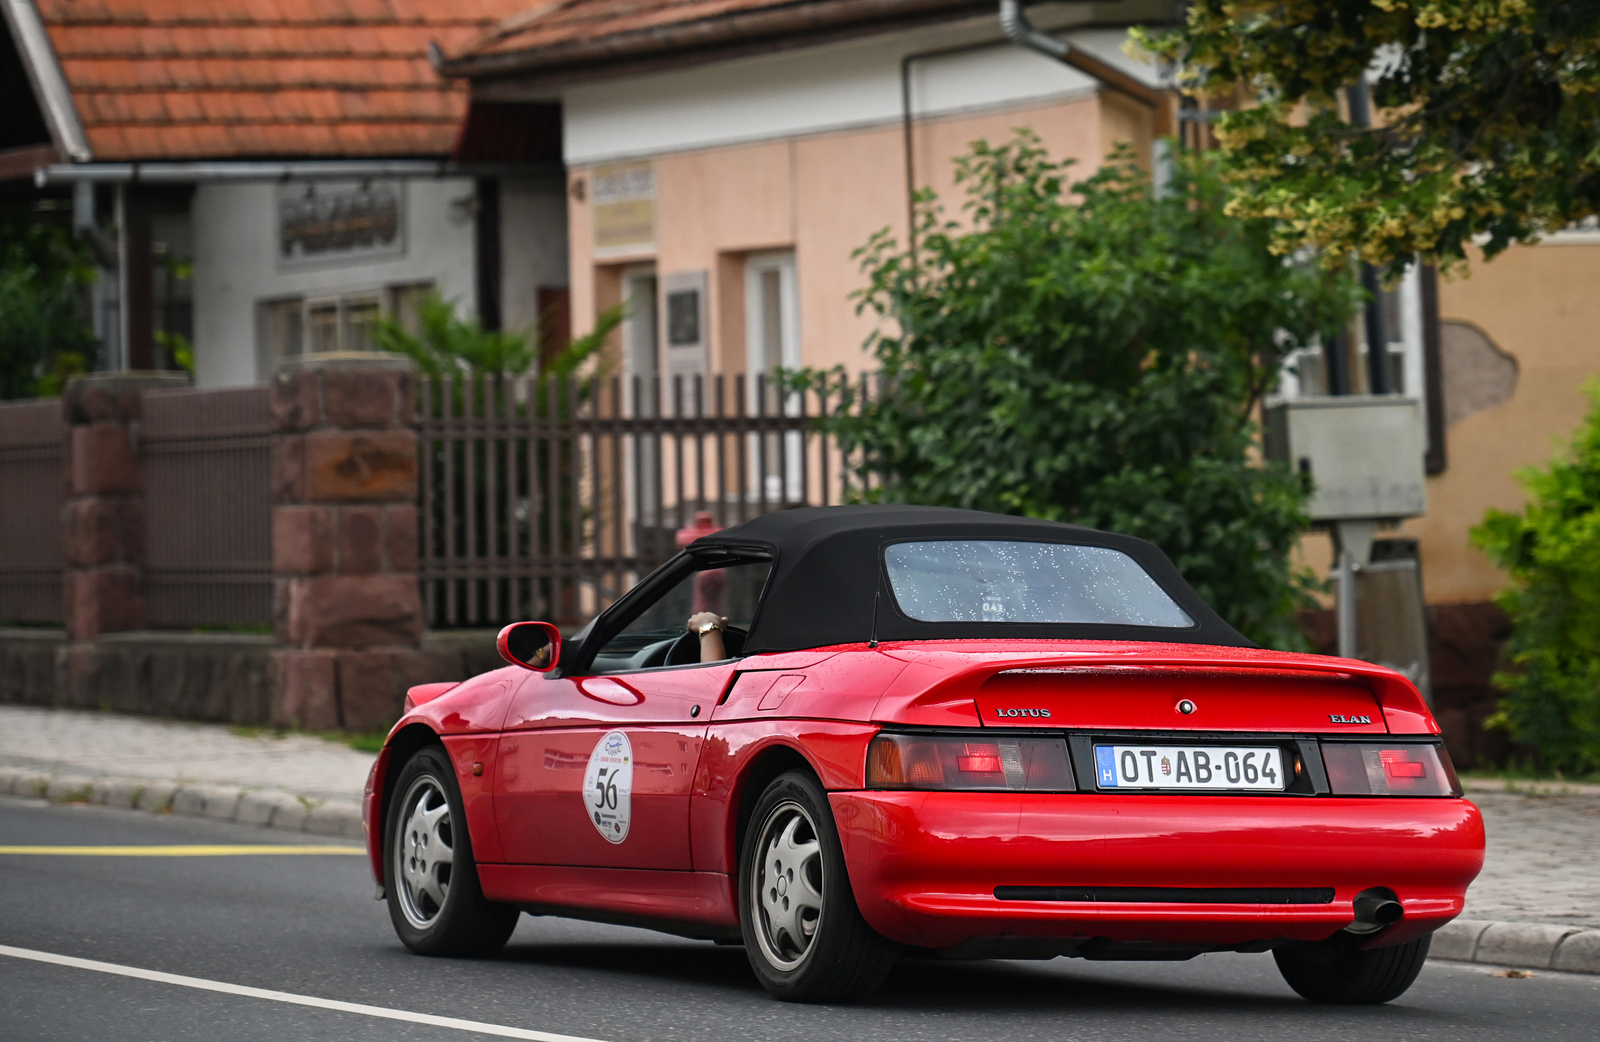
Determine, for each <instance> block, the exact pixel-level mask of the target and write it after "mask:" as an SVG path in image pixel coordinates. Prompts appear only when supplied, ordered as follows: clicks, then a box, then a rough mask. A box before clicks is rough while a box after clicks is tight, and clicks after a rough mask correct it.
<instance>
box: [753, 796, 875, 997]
mask: <svg viewBox="0 0 1600 1042" xmlns="http://www.w3.org/2000/svg"><path fill="white" fill-rule="evenodd" d="M739 924H740V929H741V931H742V932H743V934H744V948H745V953H746V954H747V956H748V957H749V959H750V967H751V969H753V970H754V971H755V975H756V978H757V979H758V980H759V981H760V982H761V986H762V987H764V988H766V989H767V991H769V992H771V993H772V994H773V995H774V996H776V997H777V998H780V999H783V1000H785V1001H787V1002H850V1001H853V1000H856V999H861V998H865V997H866V996H868V995H870V994H871V993H872V992H874V991H875V990H877V988H878V986H879V985H880V984H882V983H883V978H884V977H885V976H887V975H888V973H889V970H890V968H891V967H893V965H894V963H895V960H896V958H897V957H898V956H899V948H898V946H897V945H895V944H894V943H893V942H891V941H889V940H888V939H887V938H885V937H882V936H880V935H879V934H878V933H877V932H875V931H874V930H873V929H872V927H870V926H868V925H867V923H866V920H864V919H862V918H861V912H860V910H859V909H857V907H856V901H855V895H854V894H853V893H852V892H851V890H850V878H849V875H848V874H847V872H846V870H845V863H844V849H843V847H842V846H841V845H840V843H839V832H838V829H837V828H836V827H835V825H834V821H833V814H832V813H831V811H830V810H829V808H828V796H827V793H826V792H824V791H823V788H822V786H821V785H819V784H818V783H817V780H816V779H815V778H813V777H812V776H811V775H810V774H809V773H806V772H803V771H790V772H788V773H786V774H782V775H779V776H778V777H777V778H776V779H774V780H773V782H772V784H770V785H768V786H767V788H766V791H765V792H763V793H762V794H761V798H760V799H759V800H758V801H757V802H756V806H755V811H754V813H752V814H751V816H750V826H749V828H748V829H747V830H746V832H745V837H744V845H743V849H742V850H741V851H740V856H739Z"/></svg>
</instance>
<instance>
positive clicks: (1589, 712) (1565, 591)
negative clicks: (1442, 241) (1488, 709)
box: [1472, 383, 1600, 774]
mask: <svg viewBox="0 0 1600 1042" xmlns="http://www.w3.org/2000/svg"><path fill="white" fill-rule="evenodd" d="M1589 395H1590V398H1591V400H1592V401H1593V407H1592V408H1591V409H1590V411H1589V415H1588V416H1587V417H1586V418H1585V419H1584V422H1583V425H1582V426H1581V427H1579V428H1578V432H1577V434H1576V435H1575V436H1574V437H1573V440H1572V445H1571V448H1570V451H1569V452H1568V453H1567V454H1566V455H1565V456H1564V457H1560V456H1558V457H1557V458H1556V459H1554V460H1551V461H1550V463H1549V464H1548V465H1546V466H1545V467H1544V468H1542V469H1539V468H1534V469H1529V470H1525V471H1522V472H1521V473H1520V474H1519V475H1518V477H1519V478H1520V479H1521V481H1522V485H1523V487H1524V488H1525V489H1527V491H1528V505H1527V507H1526V508H1525V509H1524V510H1523V511H1522V512H1521V513H1517V514H1511V513H1506V512H1505V511H1502V510H1491V511H1489V512H1488V514H1487V515H1485V516H1484V519H1483V523H1482V524H1480V525H1478V526H1477V527H1476V528H1474V529H1473V530H1472V540H1473V543H1474V544H1476V545H1477V546H1479V547H1480V548H1482V549H1483V551H1484V552H1485V553H1487V554H1488V555H1489V559H1490V560H1491V561H1493V562H1494V563H1495V564H1496V565H1498V566H1500V567H1501V568H1504V569H1506V570H1507V571H1508V572H1510V573H1511V585H1510V586H1509V587H1507V588H1506V589H1505V590H1504V591H1502V592H1501V593H1500V595H1499V596H1498V597H1496V598H1495V599H1496V601H1497V602H1498V603H1499V604H1500V606H1501V607H1502V608H1504V609H1505V610H1506V614H1508V615H1510V616H1511V623H1512V631H1511V640H1510V643H1509V644H1508V645H1507V649H1506V651H1507V656H1508V659H1509V664H1510V666H1511V668H1510V669H1509V670H1507V671H1505V672H1502V673H1499V674H1497V675H1496V676H1495V683H1496V685H1497V686H1498V687H1499V688H1500V689H1501V690H1502V691H1504V692H1505V697H1504V698H1502V699H1501V701H1500V711H1499V713H1497V714H1496V715H1495V716H1493V717H1491V718H1490V720H1489V723H1490V725H1491V726H1500V727H1504V728H1506V729H1507V730H1509V731H1510V732H1511V735H1512V736H1513V737H1514V738H1516V739H1517V740H1518V741H1521V742H1525V743H1527V744H1528V745H1530V746H1532V747H1533V749H1534V750H1536V752H1537V755H1538V760H1539V766H1540V767H1543V768H1544V769H1546V770H1555V771H1561V772H1564V773H1572V774H1586V773H1592V772H1595V771H1600V383H1597V384H1592V385H1591V386H1590V387H1589Z"/></svg>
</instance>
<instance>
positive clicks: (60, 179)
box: [33, 159, 465, 188]
mask: <svg viewBox="0 0 1600 1042" xmlns="http://www.w3.org/2000/svg"><path fill="white" fill-rule="evenodd" d="M464 173H465V171H463V170H462V169H461V168H460V167H458V166H457V165H456V164H454V163H451V162H449V161H448V160H443V159H377V160H367V159H334V160H327V161H323V162H316V161H311V162H285V163H271V162H241V163H57V164H52V165H50V166H42V167H40V168H39V169H37V170H35V171H34V172H33V181H34V184H36V185H38V186H39V187H40V188H44V187H45V186H47V185H52V184H81V183H88V184H148V185H160V184H166V185H171V184H197V183H200V182H215V181H292V180H297V179H309V178H367V177H450V176H460V175H464Z"/></svg>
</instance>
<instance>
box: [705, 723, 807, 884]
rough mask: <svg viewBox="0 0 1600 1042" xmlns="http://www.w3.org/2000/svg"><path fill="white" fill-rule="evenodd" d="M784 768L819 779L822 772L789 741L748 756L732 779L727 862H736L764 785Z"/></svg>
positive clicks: (764, 790)
mask: <svg viewBox="0 0 1600 1042" xmlns="http://www.w3.org/2000/svg"><path fill="white" fill-rule="evenodd" d="M786 771H805V772H806V773H808V774H810V775H811V776H812V777H813V778H816V779H817V780H818V782H819V783H820V781H821V778H822V774H821V772H819V771H818V770H817V769H816V768H815V767H814V766H812V764H811V761H810V760H808V759H806V757H805V754H804V753H802V752H801V751H800V750H799V749H796V748H795V747H794V746H792V745H781V744H779V745H770V746H768V747H767V748H765V749H763V750H761V751H760V752H758V753H756V754H755V756H753V757H751V759H750V762H749V763H748V764H746V765H745V768H744V770H743V771H741V772H740V773H739V776H738V779H737V780H736V781H735V783H734V799H735V807H736V811H735V814H734V821H733V828H732V829H731V830H730V835H729V836H728V840H727V846H728V848H727V851H726V857H727V864H729V865H733V866H735V871H737V866H738V864H739V851H740V850H742V849H743V848H744V836H745V833H746V832H748V831H749V829H750V818H751V817H752V816H753V815H754V814H755V809H756V803H757V802H758V801H759V800H760V799H761V794H762V793H764V792H766V791H767V786H769V785H771V784H772V782H773V780H774V779H776V778H777V777H778V776H779V775H781V774H783V773H785V772H786Z"/></svg>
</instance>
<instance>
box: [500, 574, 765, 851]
mask: <svg viewBox="0 0 1600 1042" xmlns="http://www.w3.org/2000/svg"><path fill="white" fill-rule="evenodd" d="M769 567H770V565H769V564H768V562H766V561H764V560H763V561H736V562H731V563H729V562H727V561H726V560H725V559H720V558H713V559H710V565H709V566H707V567H696V566H694V562H686V563H685V566H684V568H683V569H681V574H679V575H669V576H667V577H665V579H666V581H664V582H658V583H656V584H655V585H656V587H657V588H656V589H654V590H651V591H645V592H643V593H642V594H641V595H640V596H639V597H636V598H630V599H625V600H624V602H622V603H619V605H618V606H617V608H618V609H619V610H618V611H617V612H616V613H615V618H612V613H607V616H605V617H602V619H601V620H600V623H601V624H603V627H604V628H602V627H601V626H597V629H596V632H595V634H594V639H593V644H592V645H590V646H591V647H593V648H595V649H596V650H594V651H589V649H588V648H584V649H574V652H575V654H576V655H577V656H579V658H578V659H577V660H575V661H573V662H572V663H571V668H570V670H567V669H564V670H563V671H562V674H561V675H559V676H556V675H549V676H547V677H546V678H541V679H535V680H533V681H531V682H529V683H527V684H525V685H523V687H522V688H521V689H519V690H518V691H517V693H516V695H515V696H514V697H513V699H512V702H511V706H510V712H509V713H508V715H507V718H506V723H505V735H504V737H503V738H502V739H501V744H500V756H499V763H498V771H497V777H496V782H495V813H496V819H497V821H498V824H499V826H500V836H501V840H502V844H503V846H504V850H505V856H506V860H507V861H509V862H511V863H514V864H532V865H586V866H595V867H612V868H655V869H674V870H680V871H687V870H689V869H691V868H692V867H693V865H692V863H691V857H690V853H689V797H690V792H691V788H692V785H693V782H694V772H695V768H696V766H697V765H698V763H699V759H700V745H701V742H702V741H703V739H704V738H705V733H706V724H707V722H708V721H709V720H710V718H711V713H712V710H713V709H714V708H715V706H716V704H717V701H718V699H719V698H720V697H721V695H722V692H724V691H725V690H727V687H728V685H729V684H730V683H731V682H732V679H733V673H734V670H735V668H736V667H737V659H736V658H724V659H722V660H720V661H716V662H700V661H698V658H699V638H698V637H696V636H695V635H693V634H689V633H688V630H687V628H686V624H687V622H688V619H689V616H690V615H693V614H695V613H696V612H698V611H703V610H712V611H716V612H717V613H718V614H719V615H724V616H726V617H727V618H728V619H729V621H730V629H729V631H728V633H727V635H726V636H727V640H728V644H729V650H731V651H734V652H737V650H738V646H739V642H740V634H741V631H743V630H746V629H748V626H749V620H750V618H751V617H753V615H754V611H755V601H756V600H757V598H758V597H759V594H760V590H761V586H762V585H763V584H764V582H765V579H766V573H767V571H768V570H769ZM608 629H609V631H610V632H607V630H608ZM586 643H588V642H586ZM585 654H587V655H588V657H589V659H590V661H588V662H584V661H582V656H584V655H585ZM669 658H670V659H671V661H669ZM685 658H687V659H690V661H687V662H685V661H681V660H682V659H685Z"/></svg>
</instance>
